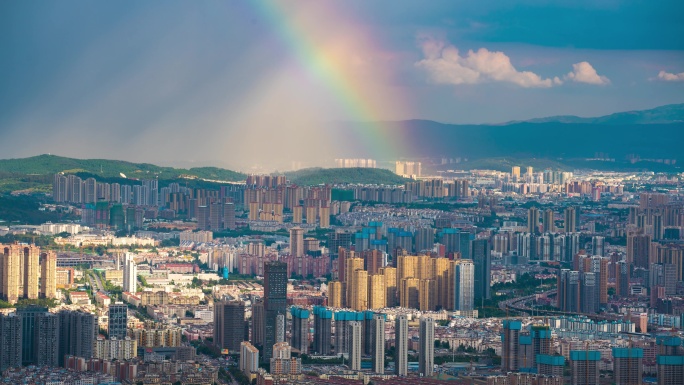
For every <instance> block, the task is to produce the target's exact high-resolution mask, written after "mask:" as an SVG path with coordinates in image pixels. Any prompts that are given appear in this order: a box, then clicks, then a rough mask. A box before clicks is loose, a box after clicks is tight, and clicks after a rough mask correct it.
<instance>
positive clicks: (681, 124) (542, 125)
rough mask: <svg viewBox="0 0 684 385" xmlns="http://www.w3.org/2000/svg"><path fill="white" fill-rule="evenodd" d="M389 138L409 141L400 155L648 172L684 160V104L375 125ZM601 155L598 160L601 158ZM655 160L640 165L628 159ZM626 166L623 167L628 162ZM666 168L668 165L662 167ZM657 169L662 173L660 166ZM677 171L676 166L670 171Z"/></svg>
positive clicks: (362, 153)
mask: <svg viewBox="0 0 684 385" xmlns="http://www.w3.org/2000/svg"><path fill="white" fill-rule="evenodd" d="M374 126H375V127H379V129H380V130H382V132H383V133H384V135H391V136H397V137H401V138H402V139H403V142H405V143H410V148H408V149H406V150H405V151H404V152H403V153H402V154H401V155H400V156H402V157H405V158H421V157H433V158H434V157H440V156H445V157H461V158H469V159H482V158H503V157H506V158H543V159H552V160H555V161H562V162H566V161H568V160H572V161H573V162H574V163H573V166H571V167H580V168H581V167H583V166H586V167H587V168H593V166H591V165H589V164H586V165H585V164H582V162H579V163H577V162H575V161H578V160H586V159H591V158H597V157H598V158H609V159H615V163H616V164H619V165H616V167H617V168H619V169H625V167H623V166H627V167H626V169H644V168H648V167H644V165H645V164H648V163H658V161H659V160H661V159H676V160H677V161H678V163H682V162H684V151H682V143H684V104H675V105H668V106H662V107H658V108H654V109H651V110H644V111H630V112H621V113H616V114H612V115H608V116H603V117H597V118H580V117H575V116H559V117H549V118H540V119H532V120H529V121H525V122H508V123H505V124H497V125H458V124H445V123H438V122H434V121H430V120H406V121H398V122H379V123H375V124H374ZM368 129H369V125H368V124H367V123H351V122H346V123H339V124H337V125H335V127H334V128H333V129H332V130H331V131H332V133H333V134H334V135H338V136H337V137H336V138H335V140H340V141H341V140H343V139H346V140H348V138H349V137H352V138H357V140H362V139H363V138H364V137H365V136H364V135H365V134H366V133H365V132H364V130H368ZM339 152H340V153H339V154H335V156H343V157H352V156H358V157H373V156H374V155H373V154H372V153H369V151H367V150H363V149H362V147H361V146H360V147H359V149H356V151H354V150H350V149H340V150H339ZM597 155H598V156H597ZM628 158H629V159H641V160H645V159H648V160H653V161H646V162H645V163H644V162H637V163H639V164H638V165H636V166H630V165H633V164H634V163H632V161H629V162H627V159H628ZM625 162H626V164H623V163H625ZM662 164H663V165H664V164H665V163H664V162H663V163H662ZM655 168H656V169H658V170H661V169H663V167H660V166H659V165H657V164H656V167H655ZM665 169H673V167H669V166H668V167H665Z"/></svg>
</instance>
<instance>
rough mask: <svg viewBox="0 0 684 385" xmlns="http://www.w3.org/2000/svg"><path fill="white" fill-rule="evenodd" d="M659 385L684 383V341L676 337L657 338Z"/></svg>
mask: <svg viewBox="0 0 684 385" xmlns="http://www.w3.org/2000/svg"><path fill="white" fill-rule="evenodd" d="M656 349H657V352H658V353H657V354H658V355H657V356H656V367H657V369H656V370H657V372H658V385H675V384H682V383H684V354H683V353H682V339H681V338H680V337H676V336H657V337H656Z"/></svg>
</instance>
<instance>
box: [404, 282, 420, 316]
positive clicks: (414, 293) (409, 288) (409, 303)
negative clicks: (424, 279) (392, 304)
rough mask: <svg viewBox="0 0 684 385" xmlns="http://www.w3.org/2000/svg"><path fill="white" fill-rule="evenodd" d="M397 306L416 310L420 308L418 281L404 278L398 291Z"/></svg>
mask: <svg viewBox="0 0 684 385" xmlns="http://www.w3.org/2000/svg"><path fill="white" fill-rule="evenodd" d="M399 306H401V307H405V308H409V309H418V308H419V307H420V279H418V278H404V279H402V280H401V283H400V289H399Z"/></svg>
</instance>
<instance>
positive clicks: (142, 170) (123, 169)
mask: <svg viewBox="0 0 684 385" xmlns="http://www.w3.org/2000/svg"><path fill="white" fill-rule="evenodd" d="M1 172H4V173H11V174H23V175H32V174H33V175H50V174H55V173H58V172H64V173H71V174H75V173H79V172H85V173H90V174H93V175H97V176H99V177H102V178H120V177H121V175H120V174H124V175H126V177H127V178H134V179H153V178H157V179H160V180H169V179H179V178H200V179H207V180H215V181H240V180H244V179H245V175H244V174H242V173H239V172H235V171H231V170H225V169H222V168H217V167H194V168H190V169H182V168H173V167H162V166H156V165H153V164H149V163H131V162H126V161H122V160H108V159H74V158H66V157H61V156H57V155H38V156H33V157H30V158H22V159H4V160H0V173H1Z"/></svg>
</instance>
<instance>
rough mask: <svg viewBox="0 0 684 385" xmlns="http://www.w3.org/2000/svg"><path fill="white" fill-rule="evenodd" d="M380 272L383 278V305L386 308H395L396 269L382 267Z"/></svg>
mask: <svg viewBox="0 0 684 385" xmlns="http://www.w3.org/2000/svg"><path fill="white" fill-rule="evenodd" d="M381 270H382V271H381V273H382V275H383V276H384V277H385V304H386V306H387V307H394V306H397V304H398V302H397V269H396V268H395V267H383V268H382V269H381Z"/></svg>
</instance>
